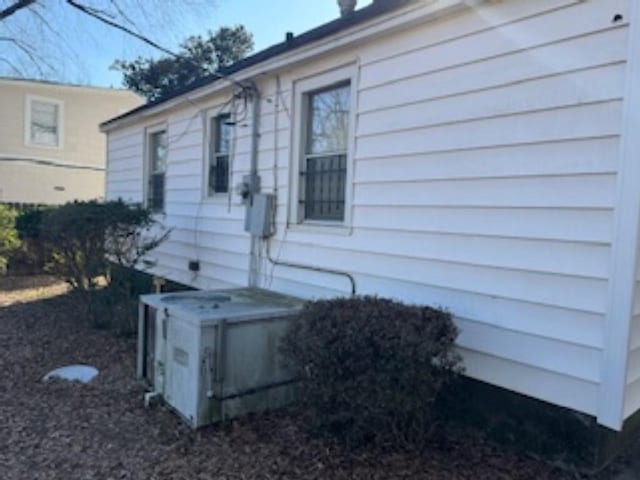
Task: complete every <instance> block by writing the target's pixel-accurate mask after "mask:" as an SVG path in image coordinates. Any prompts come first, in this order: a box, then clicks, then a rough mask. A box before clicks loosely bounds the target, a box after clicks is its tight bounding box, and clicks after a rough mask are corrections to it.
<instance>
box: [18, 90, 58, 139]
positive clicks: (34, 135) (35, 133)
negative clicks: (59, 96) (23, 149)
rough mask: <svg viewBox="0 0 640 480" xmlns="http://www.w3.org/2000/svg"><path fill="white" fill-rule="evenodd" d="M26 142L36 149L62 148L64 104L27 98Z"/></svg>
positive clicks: (38, 98)
mask: <svg viewBox="0 0 640 480" xmlns="http://www.w3.org/2000/svg"><path fill="white" fill-rule="evenodd" d="M26 113H27V115H26V119H27V121H26V125H25V129H26V131H25V140H26V143H27V145H30V146H36V147H61V146H62V102H60V101H57V100H50V99H45V98H40V97H27V112H26Z"/></svg>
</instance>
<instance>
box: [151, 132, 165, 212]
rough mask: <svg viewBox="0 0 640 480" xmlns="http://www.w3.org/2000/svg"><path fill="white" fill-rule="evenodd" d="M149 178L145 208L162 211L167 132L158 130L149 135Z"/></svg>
mask: <svg viewBox="0 0 640 480" xmlns="http://www.w3.org/2000/svg"><path fill="white" fill-rule="evenodd" d="M147 145H148V152H149V170H148V171H149V176H148V179H147V181H148V184H147V207H149V208H150V209H151V210H152V211H154V212H162V211H164V196H165V195H164V190H165V172H166V169H167V132H166V130H160V131H156V132H153V133H150V134H149V137H148V144H147Z"/></svg>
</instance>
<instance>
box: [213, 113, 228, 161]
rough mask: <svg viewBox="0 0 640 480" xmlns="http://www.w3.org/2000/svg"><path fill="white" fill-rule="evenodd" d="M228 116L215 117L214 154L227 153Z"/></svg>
mask: <svg viewBox="0 0 640 480" xmlns="http://www.w3.org/2000/svg"><path fill="white" fill-rule="evenodd" d="M230 121H231V116H230V115H218V116H217V117H216V130H215V132H216V134H215V135H216V143H215V146H216V147H215V150H216V153H229V145H230V140H231V125H230V124H229V123H230Z"/></svg>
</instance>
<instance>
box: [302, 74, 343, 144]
mask: <svg viewBox="0 0 640 480" xmlns="http://www.w3.org/2000/svg"><path fill="white" fill-rule="evenodd" d="M350 95H351V88H350V86H349V84H345V85H340V86H337V87H333V88H331V89H329V90H324V91H320V92H316V93H313V94H311V95H309V127H308V128H309V130H308V138H307V153H329V152H343V151H346V150H347V134H348V132H349V105H350Z"/></svg>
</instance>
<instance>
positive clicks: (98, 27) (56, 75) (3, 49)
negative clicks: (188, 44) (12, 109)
mask: <svg viewBox="0 0 640 480" xmlns="http://www.w3.org/2000/svg"><path fill="white" fill-rule="evenodd" d="M215 13H216V2H215V0H180V2H177V3H176V2H167V1H166V0H108V1H105V0H59V1H57V2H52V1H49V0H0V76H2V75H11V76H17V77H26V78H38V79H43V80H59V81H74V82H76V83H86V82H89V81H90V79H91V75H92V72H93V68H92V67H91V65H90V63H91V59H90V58H88V55H87V52H93V54H95V55H96V56H100V55H101V53H103V52H105V53H106V52H109V53H111V52H112V50H111V49H112V42H111V39H118V38H120V37H118V36H113V37H111V35H115V34H116V33H117V32H118V31H119V32H124V33H125V34H126V35H128V36H129V37H131V38H135V39H136V40H138V41H140V43H138V42H136V43H134V44H132V47H131V48H136V49H139V50H138V54H140V55H151V53H150V52H153V51H154V50H151V48H153V49H155V50H160V51H162V52H164V53H165V54H169V55H173V53H172V52H171V51H170V50H169V49H168V48H166V47H167V46H172V45H177V44H178V43H179V41H180V40H181V39H182V38H184V35H185V33H184V27H185V25H191V26H192V27H191V28H194V26H196V25H201V28H206V26H205V25H208V24H209V22H205V21H204V20H203V19H211V18H213V17H214V16H215ZM128 50H129V47H128ZM147 52H149V53H147Z"/></svg>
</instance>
